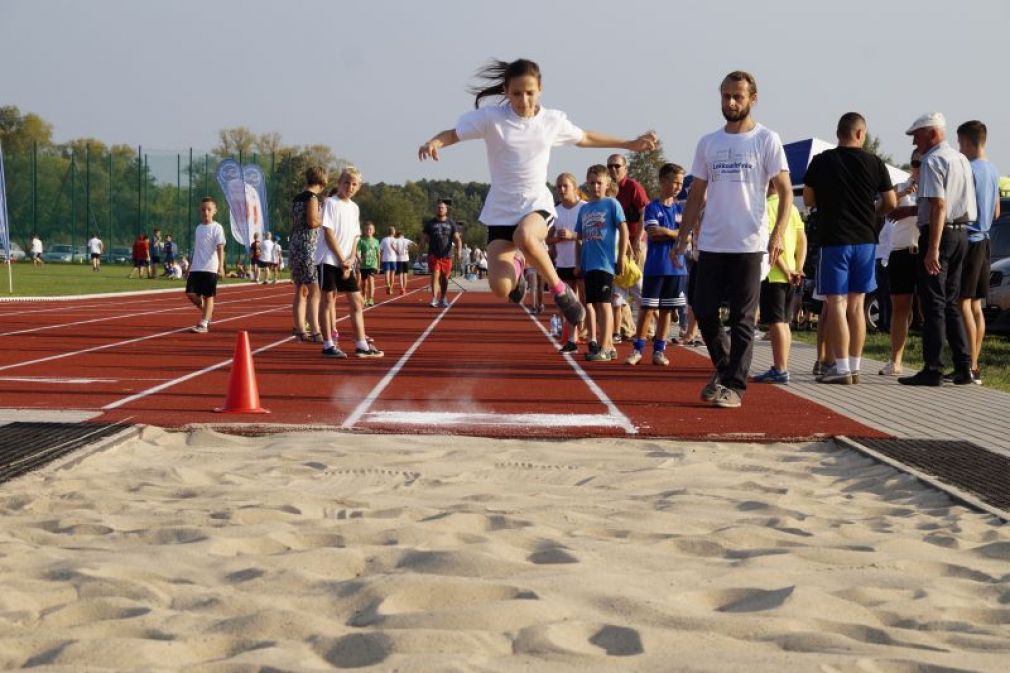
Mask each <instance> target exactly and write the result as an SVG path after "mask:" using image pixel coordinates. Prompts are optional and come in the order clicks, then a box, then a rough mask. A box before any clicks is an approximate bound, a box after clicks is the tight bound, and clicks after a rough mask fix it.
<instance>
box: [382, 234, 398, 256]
mask: <svg viewBox="0 0 1010 673" xmlns="http://www.w3.org/2000/svg"><path fill="white" fill-rule="evenodd" d="M395 240H396V239H395V238H393V237H392V236H386V237H385V238H383V239H382V240H381V241H379V254H380V255H381V257H380V261H382V262H395V261H396V248H394V247H393V241H395Z"/></svg>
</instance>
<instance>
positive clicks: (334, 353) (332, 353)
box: [323, 346, 347, 359]
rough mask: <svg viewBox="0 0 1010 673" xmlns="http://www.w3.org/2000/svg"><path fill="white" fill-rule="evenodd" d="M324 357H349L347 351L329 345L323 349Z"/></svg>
mask: <svg viewBox="0 0 1010 673" xmlns="http://www.w3.org/2000/svg"><path fill="white" fill-rule="evenodd" d="M323 357H324V358H337V359H343V358H346V357H347V353H345V352H344V351H342V350H340V349H339V348H337V347H336V346H329V347H327V348H324V349H323Z"/></svg>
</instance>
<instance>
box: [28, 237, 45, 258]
mask: <svg viewBox="0 0 1010 673" xmlns="http://www.w3.org/2000/svg"><path fill="white" fill-rule="evenodd" d="M29 252H31V253H32V254H33V255H36V254H37V255H41V254H42V241H40V240H39V239H37V238H33V239H32V248H31V250H30V251H29Z"/></svg>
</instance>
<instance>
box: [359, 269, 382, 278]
mask: <svg viewBox="0 0 1010 673" xmlns="http://www.w3.org/2000/svg"><path fill="white" fill-rule="evenodd" d="M358 270H359V271H360V272H361V280H368V279H369V278H371V277H372V276H374V275H375V274H377V273H379V270H378V269H369V268H363V269H358Z"/></svg>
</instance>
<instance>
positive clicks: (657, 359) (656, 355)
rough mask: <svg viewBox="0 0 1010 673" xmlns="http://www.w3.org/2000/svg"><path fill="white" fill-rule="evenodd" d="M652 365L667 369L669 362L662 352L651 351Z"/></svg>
mask: <svg viewBox="0 0 1010 673" xmlns="http://www.w3.org/2000/svg"><path fill="white" fill-rule="evenodd" d="M652 364H654V365H659V366H660V367H669V366H670V360H669V359H667V357H666V354H665V353H663V351H653V352H652Z"/></svg>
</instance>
